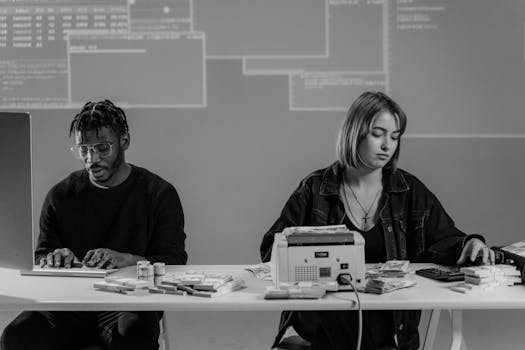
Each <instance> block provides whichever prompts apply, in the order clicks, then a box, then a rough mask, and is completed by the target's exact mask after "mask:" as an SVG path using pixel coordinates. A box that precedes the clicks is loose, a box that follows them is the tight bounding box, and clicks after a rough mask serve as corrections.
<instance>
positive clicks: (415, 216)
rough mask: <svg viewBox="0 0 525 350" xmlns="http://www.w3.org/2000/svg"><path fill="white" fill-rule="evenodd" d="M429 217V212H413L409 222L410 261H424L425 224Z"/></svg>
mask: <svg viewBox="0 0 525 350" xmlns="http://www.w3.org/2000/svg"><path fill="white" fill-rule="evenodd" d="M427 217H428V211H427V210H413V211H412V212H411V213H410V218H409V220H407V223H408V227H407V232H408V236H409V244H408V255H409V257H410V260H413V261H414V262H416V261H422V260H423V259H424V254H425V223H426V219H427Z"/></svg>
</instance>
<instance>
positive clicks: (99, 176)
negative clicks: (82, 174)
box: [75, 127, 125, 187]
mask: <svg viewBox="0 0 525 350" xmlns="http://www.w3.org/2000/svg"><path fill="white" fill-rule="evenodd" d="M124 138H125V137H118V136H117V134H116V133H115V132H114V131H113V130H111V129H109V128H107V127H102V128H100V129H99V130H98V132H97V130H88V131H84V132H82V133H80V132H77V133H75V142H76V145H77V146H81V145H82V146H83V145H85V146H87V147H82V149H83V152H82V156H81V158H80V161H81V162H82V165H83V166H84V167H85V168H86V170H87V171H88V173H89V177H90V179H91V181H93V182H94V183H96V184H99V185H102V186H107V187H111V186H113V185H115V183H114V182H115V180H116V179H118V176H115V175H117V174H118V173H119V172H121V171H122V165H123V164H124V148H125V147H122V145H121V142H122V141H125V140H123V139H124ZM97 144H98V145H97ZM90 146H91V147H90ZM108 147H109V148H110V150H109V152H108V151H107V149H108Z"/></svg>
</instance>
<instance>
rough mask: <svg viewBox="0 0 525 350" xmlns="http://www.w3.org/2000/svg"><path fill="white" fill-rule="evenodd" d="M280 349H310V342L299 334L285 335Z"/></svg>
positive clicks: (279, 346)
mask: <svg viewBox="0 0 525 350" xmlns="http://www.w3.org/2000/svg"><path fill="white" fill-rule="evenodd" d="M277 349H278V350H310V343H309V342H307V341H306V340H304V339H303V338H301V337H300V336H299V335H291V336H289V337H285V338H284V339H283V340H281V342H280V343H279V345H278V346H277Z"/></svg>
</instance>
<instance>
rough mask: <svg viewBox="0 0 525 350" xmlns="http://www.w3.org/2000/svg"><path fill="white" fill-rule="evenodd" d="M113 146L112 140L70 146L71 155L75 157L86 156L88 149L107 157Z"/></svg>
mask: <svg viewBox="0 0 525 350" xmlns="http://www.w3.org/2000/svg"><path fill="white" fill-rule="evenodd" d="M112 148H113V142H109V141H107V142H99V143H93V144H91V145H87V144H86V145H76V146H73V147H71V148H70V150H71V152H72V153H73V156H74V157H75V158H77V159H85V158H87V156H88V153H89V151H91V152H92V153H96V154H97V155H99V156H100V157H107V156H109V155H110V154H111V150H112Z"/></svg>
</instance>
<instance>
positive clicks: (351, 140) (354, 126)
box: [336, 91, 407, 172]
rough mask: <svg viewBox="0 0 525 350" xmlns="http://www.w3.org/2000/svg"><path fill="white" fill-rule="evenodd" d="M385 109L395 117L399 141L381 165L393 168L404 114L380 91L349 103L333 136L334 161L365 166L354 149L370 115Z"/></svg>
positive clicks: (364, 94)
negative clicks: (348, 107) (334, 145)
mask: <svg viewBox="0 0 525 350" xmlns="http://www.w3.org/2000/svg"><path fill="white" fill-rule="evenodd" d="M384 112H388V113H390V114H392V115H393V116H394V118H395V119H396V124H397V126H398V127H399V131H400V134H399V141H398V144H397V148H396V151H395V152H394V155H393V156H392V158H391V159H390V161H389V162H388V164H386V166H385V168H390V169H392V171H393V172H395V171H396V169H397V161H398V159H399V150H400V147H401V135H403V133H404V132H405V129H406V124H407V117H406V115H405V112H404V111H403V110H402V109H401V107H400V106H399V105H398V104H397V103H396V102H394V100H392V99H391V98H390V97H388V96H387V95H385V94H384V93H382V92H378V91H367V92H364V93H362V94H361V96H359V97H358V98H357V99H356V100H355V101H354V103H352V105H351V106H350V109H349V110H348V113H347V114H346V118H345V120H344V121H343V123H342V125H341V128H340V129H339V135H338V136H337V145H336V155H337V160H338V161H339V163H340V164H341V165H342V166H343V167H344V168H360V167H362V166H366V164H365V163H363V161H362V160H361V157H360V156H359V153H358V151H357V149H358V146H359V144H360V143H361V141H363V140H364V139H365V137H366V135H367V134H368V132H370V128H371V127H372V122H373V121H374V118H375V117H376V116H378V115H379V114H381V113H384Z"/></svg>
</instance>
